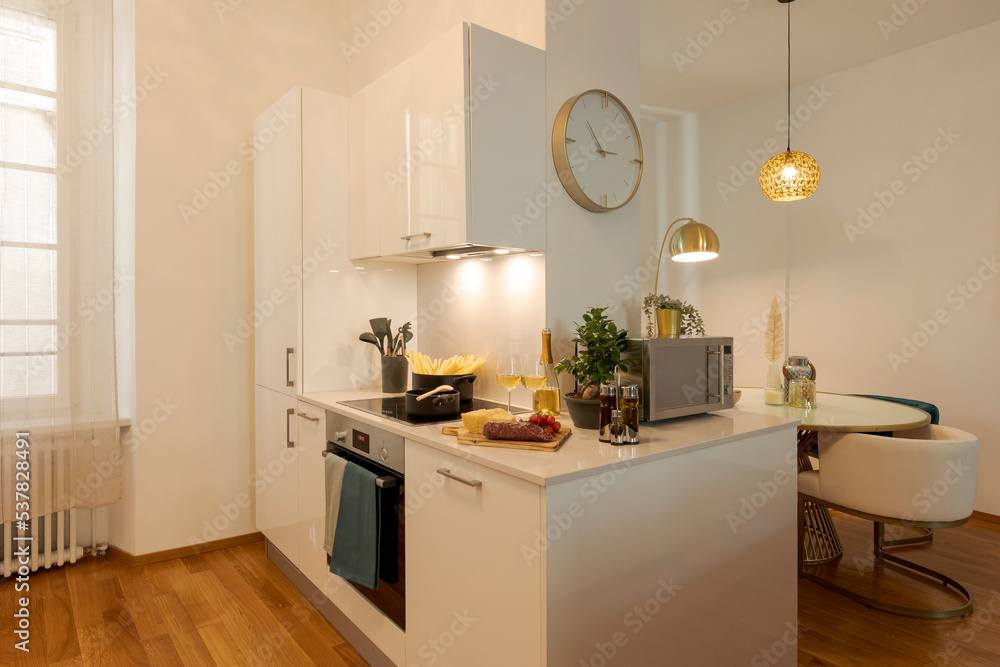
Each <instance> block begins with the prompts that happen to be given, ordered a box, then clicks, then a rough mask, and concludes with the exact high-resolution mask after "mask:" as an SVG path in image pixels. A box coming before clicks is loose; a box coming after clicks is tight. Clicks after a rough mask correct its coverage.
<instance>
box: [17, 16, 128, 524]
mask: <svg viewBox="0 0 1000 667" xmlns="http://www.w3.org/2000/svg"><path fill="white" fill-rule="evenodd" d="M113 122H114V100H113V92H112V1H111V0H0V422H2V429H0V516H2V521H3V522H4V523H7V522H9V521H12V520H13V519H14V518H15V510H16V509H18V507H17V505H16V502H17V501H18V500H23V497H17V496H16V492H17V490H18V488H17V486H16V482H18V481H24V476H21V477H18V476H17V472H24V470H23V469H24V467H25V466H24V465H23V464H22V465H21V470H20V471H19V470H18V462H19V461H22V460H24V458H23V455H21V454H19V451H23V450H24V449H28V451H29V452H30V456H29V458H28V459H27V461H28V465H29V469H28V472H29V473H30V479H29V485H28V487H27V488H28V489H29V493H28V495H29V497H30V514H31V516H40V515H44V514H48V513H50V512H52V511H57V510H62V509H67V508H72V507H81V508H93V507H98V506H100V505H105V504H107V503H110V502H113V501H114V500H117V499H118V498H119V497H120V496H121V472H120V463H121V455H120V443H119V429H118V397H117V384H116V368H115V331H114V319H115V318H114V298H115V288H116V282H115V274H114V252H113V249H114V215H113V200H114V196H113V195H114V193H113ZM17 433H27V434H28V436H27V437H26V438H23V440H24V441H26V442H27V443H28V447H27V448H25V447H23V442H22V447H20V448H19V447H18V442H17V437H16V434H17ZM24 488H25V487H24V486H22V487H21V489H24ZM21 509H23V506H22V507H21Z"/></svg>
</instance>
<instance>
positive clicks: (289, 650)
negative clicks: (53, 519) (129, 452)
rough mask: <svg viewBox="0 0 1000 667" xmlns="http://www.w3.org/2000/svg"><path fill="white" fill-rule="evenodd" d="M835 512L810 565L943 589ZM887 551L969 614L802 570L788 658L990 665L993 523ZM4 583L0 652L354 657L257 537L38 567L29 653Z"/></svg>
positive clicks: (994, 628)
mask: <svg viewBox="0 0 1000 667" xmlns="http://www.w3.org/2000/svg"><path fill="white" fill-rule="evenodd" d="M834 521H835V522H836V524H837V528H838V530H839V532H840V536H841V540H842V542H843V543H844V549H845V553H844V556H842V557H841V558H840V559H839V560H838V561H837V562H834V563H833V564H830V565H826V566H821V568H820V570H819V572H820V573H821V574H822V575H823V576H829V577H832V578H835V579H836V580H837V581H838V583H841V584H842V585H845V586H850V587H852V588H855V590H858V591H859V592H862V593H865V594H872V593H878V594H882V595H888V596H890V597H893V598H894V599H896V600H898V601H900V602H902V603H904V604H913V605H921V604H927V603H931V604H933V603H941V604H942V606H944V605H948V604H949V603H950V602H951V601H952V598H951V597H950V596H949V595H947V594H946V593H942V592H939V591H938V590H936V589H935V588H934V587H933V586H931V587H930V588H929V587H928V586H927V585H926V584H925V585H924V586H923V587H922V588H919V589H915V590H916V591H917V592H916V593H913V592H910V591H911V590H913V589H912V588H911V586H910V585H909V584H910V583H911V582H910V580H909V579H908V578H907V577H906V575H904V574H901V573H899V572H897V571H893V570H892V569H891V568H883V567H882V566H881V565H879V566H877V568H878V570H877V572H876V574H877V576H874V577H873V570H872V567H873V566H872V565H871V563H870V561H868V560H867V559H866V558H865V553H866V550H867V549H868V547H869V542H870V540H871V524H870V523H868V522H865V521H861V520H859V519H855V518H853V517H847V516H844V515H839V514H836V513H835V514H834ZM897 553H899V554H900V555H903V556H904V557H906V558H909V559H911V560H914V561H916V562H919V563H922V564H924V565H928V566H930V567H932V568H935V569H938V570H940V571H943V572H945V573H946V574H949V575H951V576H953V577H954V578H955V579H957V580H958V581H960V582H962V583H963V584H964V585H965V586H966V588H968V589H969V591H970V592H971V593H972V595H973V599H974V601H975V603H976V609H975V611H974V613H973V615H972V616H970V617H969V618H966V619H963V620H955V621H921V620H914V619H907V618H904V617H901V616H896V615H893V614H887V613H885V612H881V611H877V610H872V609H867V608H866V607H863V606H862V605H859V604H858V603H856V602H853V601H851V600H849V599H847V598H845V597H843V596H841V595H838V594H837V593H834V592H833V591H830V590H827V589H825V588H823V587H821V586H819V585H818V584H814V583H812V582H810V581H806V580H800V581H799V629H800V637H799V639H798V645H797V646H796V647H795V648H796V649H797V651H798V664H799V665H808V666H810V667H848V666H850V667H855V666H857V667H874V666H877V667H897V666H899V667H923V666H933V667H998V665H1000V525H997V524H989V523H984V522H980V521H972V522H970V523H969V524H968V525H966V526H963V527H961V528H952V529H948V530H939V531H936V533H935V537H934V542H933V544H932V545H929V546H920V547H911V548H906V549H903V550H897ZM13 583H14V582H13V581H12V580H9V581H5V582H3V583H0V665H17V666H20V665H31V666H36V665H37V666H52V665H60V666H69V665H75V666H80V667H91V666H97V665H123V666H126V665H127V666H129V667H131V666H132V665H193V666H201V665H220V666H222V665H225V666H229V665H253V666H263V665H267V666H270V665H296V666H298V665H324V666H333V667H357V666H359V665H365V664H366V663H365V662H364V660H363V659H362V658H361V657H360V656H359V655H358V654H357V653H356V652H355V651H354V649H353V648H351V646H350V645H349V644H348V643H347V642H346V641H345V640H344V638H343V637H342V636H341V635H340V634H339V633H338V632H337V631H336V630H335V629H334V628H333V627H331V626H330V624H329V623H327V622H326V620H325V619H324V618H323V617H322V616H321V615H320V614H319V613H318V612H317V611H316V610H315V609H313V607H312V606H311V605H310V604H309V602H308V601H307V600H306V599H305V598H304V597H303V596H302V595H301V594H300V593H299V591H298V590H297V589H296V588H295V587H294V586H292V584H291V583H290V582H289V581H288V580H287V579H285V577H284V575H282V574H281V573H280V572H279V571H278V569H277V568H276V567H275V566H274V565H273V564H271V562H270V561H268V560H267V558H266V556H265V555H264V544H263V542H257V543H255V544H249V545H244V546H239V547H233V548H230V549H225V550H222V551H215V552H212V553H207V554H201V555H198V556H191V557H188V558H181V559H177V560H172V561H166V562H163V563H155V564H152V565H144V566H141V567H135V568H133V567H129V566H127V565H124V564H122V563H120V562H118V561H115V560H112V559H109V558H100V559H85V560H83V561H81V562H80V563H78V564H76V565H74V566H72V567H65V568H53V569H52V570H41V571H39V572H36V573H34V574H32V575H31V579H30V584H31V606H30V609H31V613H32V626H31V643H30V647H31V652H30V653H23V652H22V651H17V650H15V649H14V646H13V644H14V639H13V634H12V632H11V630H12V629H13V625H12V623H13V612H14V610H15V600H16V598H17V597H19V596H20V595H21V594H19V593H15V591H14V586H13ZM788 648H791V647H788ZM782 653H784V651H782ZM761 664H763V663H761ZM651 667H652V666H651ZM685 667H688V666H685Z"/></svg>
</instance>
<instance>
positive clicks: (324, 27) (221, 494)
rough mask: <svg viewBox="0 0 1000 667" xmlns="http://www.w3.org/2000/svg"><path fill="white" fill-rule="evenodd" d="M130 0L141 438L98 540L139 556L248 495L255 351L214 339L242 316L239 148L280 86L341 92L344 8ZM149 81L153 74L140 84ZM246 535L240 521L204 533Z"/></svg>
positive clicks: (243, 228) (246, 204) (247, 181)
mask: <svg viewBox="0 0 1000 667" xmlns="http://www.w3.org/2000/svg"><path fill="white" fill-rule="evenodd" d="M137 5H138V6H137V7H136V11H135V48H136V65H135V71H136V75H135V79H136V83H137V85H138V86H139V87H143V86H144V85H146V87H147V88H150V89H148V90H146V93H145V95H144V99H143V100H142V101H141V102H140V103H139V104H138V107H137V135H136V203H135V355H136V363H135V369H136V385H135V396H134V399H131V398H130V397H124V398H123V405H128V404H129V402H130V401H131V400H134V405H135V413H134V414H133V415H131V416H132V417H133V419H134V421H135V423H136V424H137V427H136V429H134V430H137V431H138V434H139V436H140V442H139V443H138V445H137V448H136V450H135V452H134V460H133V462H132V468H133V471H134V480H133V481H134V493H135V496H134V503H133V504H132V507H131V508H130V511H131V510H134V514H132V515H129V514H128V513H126V514H124V515H122V516H124V517H125V518H124V520H122V521H117V520H116V522H115V524H114V527H113V533H112V543H113V544H116V545H123V546H124V547H125V548H126V549H127V550H129V551H131V552H132V553H135V554H145V553H150V552H155V551H159V550H163V549H169V548H173V547H178V546H182V545H187V544H189V543H190V542H191V539H192V537H195V536H201V535H202V532H203V528H204V522H206V521H208V522H211V521H212V520H213V519H214V518H215V517H216V516H218V515H219V513H220V505H228V504H230V503H233V502H234V500H235V499H236V497H237V495H238V494H240V493H249V494H250V495H251V496H252V495H253V494H252V488H251V486H250V484H249V477H250V474H251V472H252V470H251V467H250V462H251V461H252V460H253V451H252V448H251V439H252V435H251V423H252V421H251V419H252V415H251V413H250V406H251V405H252V400H253V399H252V396H253V394H252V377H253V369H252V359H253V341H252V340H249V339H248V340H246V341H245V342H243V343H241V344H240V345H236V346H235V347H234V348H233V349H232V351H230V349H229V348H228V347H227V345H226V343H225V341H224V338H223V336H224V335H225V334H226V333H232V332H234V331H236V329H237V325H238V322H239V321H240V319H241V318H247V317H249V316H250V315H251V314H252V311H253V297H252V294H253V288H252V285H253V271H252V266H253V166H252V163H251V162H250V161H249V160H248V159H247V158H248V157H249V155H250V153H249V149H248V147H249V146H250V144H249V143H248V142H249V140H250V138H251V135H252V131H253V119H254V118H255V117H256V116H257V115H258V114H260V113H261V112H262V111H263V110H264V109H266V108H267V107H268V106H269V105H270V104H271V103H272V102H273V101H274V100H276V99H277V98H278V97H279V96H280V95H282V94H283V93H285V92H286V91H287V90H288V89H290V88H291V87H292V86H293V85H296V84H301V85H306V86H311V87H314V88H319V89H322V90H329V91H332V92H340V93H344V92H345V89H346V81H347V72H346V67H345V65H344V62H343V58H342V57H341V56H340V53H339V50H338V48H337V44H338V43H339V41H340V35H341V31H342V30H343V29H344V27H345V24H344V21H343V16H345V12H346V8H345V7H346V2H326V3H316V2H309V1H307V0H292V1H288V0H286V1H284V2H280V3H279V2H255V3H248V2H244V3H240V2H235V1H226V0H224V1H223V2H215V3H209V2H202V1H200V0H170V1H167V0H147V1H144V2H141V3H137ZM148 68H151V69H148ZM150 71H158V72H161V73H162V74H161V79H162V80H160V81H159V82H158V83H155V84H153V85H152V86H150V85H149V84H150V83H151V82H152V80H146V75H147V73H148V72H150ZM144 82H145V83H144ZM230 161H234V162H235V164H237V165H238V167H239V169H238V173H236V175H235V176H231V177H229V178H228V179H227V177H225V176H223V175H221V174H222V172H224V171H225V169H226V165H227V163H228V162H230ZM213 174H215V176H214V177H213ZM227 180H228V182H227ZM213 181H214V182H213ZM183 207H189V208H183ZM253 530H254V526H253V517H252V516H251V513H250V512H241V513H240V514H239V515H238V516H236V517H235V518H234V519H232V520H231V521H229V523H228V526H227V527H226V528H225V529H224V530H221V531H220V532H219V535H218V537H219V538H224V537H229V536H234V535H241V534H245V533H249V532H252V531H253Z"/></svg>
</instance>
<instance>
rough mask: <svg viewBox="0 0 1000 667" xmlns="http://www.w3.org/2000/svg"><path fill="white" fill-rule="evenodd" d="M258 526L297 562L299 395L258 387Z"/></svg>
mask: <svg viewBox="0 0 1000 667" xmlns="http://www.w3.org/2000/svg"><path fill="white" fill-rule="evenodd" d="M254 399H255V404H254V411H255V414H256V422H255V423H256V426H255V436H256V437H255V447H256V449H255V455H254V463H255V466H254V472H255V491H256V494H257V530H259V531H260V532H262V533H264V537H266V538H267V539H269V540H270V541H271V542H272V543H273V544H274V546H276V547H277V548H278V550H279V551H281V553H283V554H284V555H285V557H287V558H288V559H289V560H290V561H292V562H293V563H294V562H296V561H297V560H298V553H299V534H298V523H299V503H298V490H297V487H298V458H299V456H298V451H297V450H296V448H295V438H296V435H295V429H296V423H295V422H296V419H297V417H296V416H295V399H294V398H292V397H290V396H286V395H284V394H282V393H279V392H276V391H272V390H270V389H266V388H264V387H261V386H260V385H258V386H256V387H254Z"/></svg>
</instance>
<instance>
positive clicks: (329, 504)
mask: <svg viewBox="0 0 1000 667" xmlns="http://www.w3.org/2000/svg"><path fill="white" fill-rule="evenodd" d="M324 459H325V466H326V529H325V530H324V531H323V550H324V551H325V552H326V553H327V554H333V538H334V534H335V533H336V530H337V516H338V515H339V514H340V489H341V487H343V485H344V470H346V469H347V460H346V459H343V458H341V457H339V456H336V455H335V454H332V453H330V454H327V455H326V456H325V457H324Z"/></svg>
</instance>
